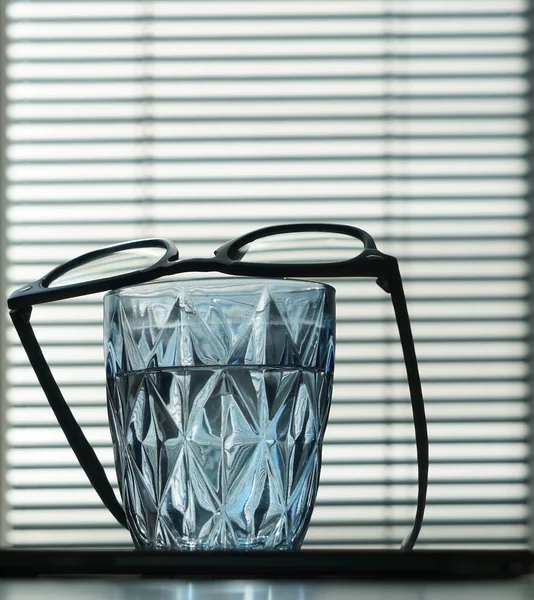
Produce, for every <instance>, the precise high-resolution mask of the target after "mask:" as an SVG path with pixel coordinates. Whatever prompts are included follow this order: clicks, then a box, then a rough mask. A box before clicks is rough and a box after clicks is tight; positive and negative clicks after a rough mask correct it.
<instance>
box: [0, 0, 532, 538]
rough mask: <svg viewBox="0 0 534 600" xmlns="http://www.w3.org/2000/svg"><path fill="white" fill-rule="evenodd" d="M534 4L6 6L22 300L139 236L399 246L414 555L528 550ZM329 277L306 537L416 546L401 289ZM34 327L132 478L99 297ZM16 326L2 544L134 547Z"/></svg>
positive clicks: (10, 185) (91, 423) (9, 233)
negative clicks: (418, 551)
mask: <svg viewBox="0 0 534 600" xmlns="http://www.w3.org/2000/svg"><path fill="white" fill-rule="evenodd" d="M530 8H531V7H530V6H529V3H528V2H527V1H526V0H502V1H498V0H495V1H484V2H482V1H478V0H473V1H471V2H463V1H459V0H451V1H449V2H447V3H443V2H437V1H424V2H423V1H419V0H412V1H410V0H388V1H386V0H384V1H378V0H376V1H375V0H373V1H369V2H367V1H358V0H354V1H350V0H334V1H317V0H310V1H306V2H304V1H299V0H287V1H282V0H261V1H248V2H247V1H243V0H196V1H194V2H193V1H186V0H173V1H172V2H171V1H167V0H138V1H131V0H110V1H105V2H104V1H101V0H60V1H56V2H53V3H52V2H48V1H46V0H32V1H23V0H7V4H6V10H7V21H6V37H7V47H6V55H7V89H6V95H7V108H6V110H7V128H6V137H7V148H6V153H7V172H6V178H7V189H6V198H7V200H6V207H5V208H6V217H7V225H6V227H7V230H6V240H7V250H6V253H7V254H6V256H7V259H6V260H7V272H6V277H7V282H8V291H9V290H11V289H14V287H16V286H19V285H22V284H24V283H26V282H28V281H31V280H34V279H36V278H38V277H40V276H42V275H43V274H44V273H45V272H47V271H48V270H50V269H51V268H52V267H54V266H55V265H57V264H58V263H60V262H63V261H64V260H66V259H68V258H70V257H73V256H76V255H77V254H80V253H82V252H85V251H87V250H90V249H94V248H98V247H100V246H102V245H106V244H110V243H114V242H119V241H123V240H127V239H133V238H140V237H146V236H163V237H168V238H171V239H173V240H174V241H176V243H177V245H178V247H179V249H180V252H181V256H182V257H191V256H209V255H211V253H212V251H213V249H214V248H216V247H217V246H218V245H220V244H221V243H223V242H224V241H226V240H228V239H230V238H231V237H233V236H236V235H239V234H242V233H245V232H246V231H248V230H251V229H254V228H256V227H258V226H263V225H271V224H277V223H288V222H298V221H306V222H313V221H329V222H341V223H347V224H352V225H356V226H360V227H362V228H364V229H366V230H368V231H369V232H370V233H371V234H372V235H373V236H374V237H375V239H376V241H377V243H378V245H379V248H381V249H382V250H383V251H385V252H388V253H390V254H393V255H395V256H397V257H398V258H399V261H400V266H401V272H402V274H403V277H404V281H405V288H406V293H407V298H408V306H409V310H410V314H411V317H412V326H413V330H414V335H415V340H416V348H417V352H418V357H419V362H420V370H421V375H422V379H423V386H424V387H423V389H424V393H425V399H426V406H427V414H428V419H429V434H430V440H431V448H430V456H431V469H430V486H429V496H428V508H427V513H426V519H425V525H424V527H423V531H422V534H421V536H420V542H419V545H420V546H421V547H424V546H428V547H430V546H441V547H444V546H447V545H455V546H457V545H464V546H466V547H468V546H480V545H484V546H489V545H499V546H521V545H525V544H527V543H528V539H529V526H530V515H529V501H528V495H529V480H530V466H529V463H530V456H531V453H532V440H531V437H532V435H531V433H532V432H531V430H530V427H529V398H530V393H531V391H530V387H529V380H530V377H531V373H530V364H529V358H528V357H529V351H528V339H529V327H528V319H529V317H530V305H529V300H528V298H529V284H528V277H529V269H530V264H529V260H528V251H529V248H528V234H529V233H528V232H529V225H528V218H529V217H528V215H529V194H530V190H529V187H528V176H529V168H528V164H527V158H528V117H529V102H528V95H529V89H530V85H531V82H530V81H529V64H528V58H529V52H531V47H530V36H531V31H530V29H529V23H528V11H529V9H530ZM530 73H532V71H530ZM330 283H333V284H334V285H335V287H336V288H337V290H338V292H337V293H338V311H337V312H338V326H337V332H338V333H337V335H338V340H337V361H336V378H335V386H334V399H333V406H332V410H331V415H330V421H329V425H328V428H327V434H326V439H325V448H324V453H323V470H322V474H321V485H320V489H319V494H318V500H317V505H316V508H315V511H314V515H313V519H312V522H311V525H310V529H309V531H308V535H307V537H306V542H305V545H306V546H308V547H316V546H328V547H338V546H339V547H349V546H362V545H365V546H397V545H398V544H399V543H400V541H401V539H402V538H403V536H404V535H405V534H406V533H407V531H408V530H409V527H410V525H411V522H412V519H413V515H414V512H415V498H416V468H415V445H414V440H413V426H412V422H411V413H410V405H409V398H408V389H407V384H406V382H405V373H404V366H403V364H402V360H401V353H400V344H399V342H398V335H397V332H396V329H395V322H394V318H393V313H392V309H391V307H390V300H389V297H388V296H387V295H385V294H384V293H383V292H382V291H381V290H380V289H379V288H378V287H377V286H376V285H374V283H373V282H371V281H351V280H345V281H341V282H339V281H332V282H330ZM33 323H34V324H35V328H36V333H37V336H38V338H39V339H40V341H41V342H42V344H43V347H44V351H45V354H46V356H47V357H48V359H49V361H50V364H51V366H52V369H53V371H54V373H55V375H56V377H57V379H58V381H59V382H60V384H61V385H62V387H63V389H64V393H65V396H66V398H67V399H68V401H69V402H70V404H71V406H72V407H73V410H74V411H75V414H76V416H77V417H78V419H79V421H80V423H81V424H82V425H83V427H84V430H85V431H86V434H87V436H88V438H89V440H90V441H91V442H92V443H93V445H94V446H95V448H96V451H97V454H98V456H99V457H100V458H101V460H102V462H103V464H104V465H105V467H106V469H107V472H108V476H109V477H110V479H111V480H112V481H113V482H114V483H116V478H115V474H114V470H113V457H112V451H111V447H110V438H109V433H108V429H107V416H106V410H105V390H104V364H103V351H102V307H101V298H98V297H86V298H82V299H76V300H71V301H66V302H62V303H58V304H55V305H49V306H42V307H37V308H36V309H35V310H34V314H33ZM6 335H7V340H6V344H5V346H4V347H5V360H6V361H7V363H6V364H7V393H6V399H5V407H4V409H5V415H6V422H7V432H6V457H5V462H6V470H5V474H4V478H5V481H4V482H3V485H2V489H3V490H4V493H5V496H6V500H7V514H6V516H5V519H6V532H7V533H6V540H5V541H6V542H7V543H9V544H13V545H21V546H22V545H65V544H67V545H73V546H80V545H81V546H92V545H93V546H105V545H112V546H117V545H121V544H127V543H129V536H128V534H127V533H126V532H125V531H123V530H121V529H120V528H119V527H118V525H117V524H116V523H115V522H114V521H113V518H112V517H111V516H110V515H109V514H108V513H107V512H106V509H104V508H103V507H102V505H101V503H100V501H99V499H98V497H97V496H96V494H95V493H94V491H93V490H92V489H90V487H89V485H88V482H87V480H86V478H85V476H84V474H83V472H82V471H81V469H80V468H79V467H78V465H77V462H76V459H75V457H74V455H73V454H72V452H71V451H70V449H69V448H68V446H67V443H66V441H65V440H64V438H63V434H62V433H61V431H60V429H59V427H58V426H57V424H56V422H55V420H54V416H53V414H52V412H51V410H50V409H49V407H48V405H47V403H46V399H45V398H44V395H43V393H42V391H41V390H40V388H39V386H38V383H37V381H36V378H35V376H34V374H33V372H32V371H31V368H30V367H29V366H28V363H27V359H26V357H25V355H24V352H23V351H22V349H21V348H20V346H19V342H18V339H17V338H16V334H15V332H14V331H13V329H11V328H8V331H7V334H6Z"/></svg>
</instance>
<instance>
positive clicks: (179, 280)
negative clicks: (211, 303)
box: [103, 275, 336, 298]
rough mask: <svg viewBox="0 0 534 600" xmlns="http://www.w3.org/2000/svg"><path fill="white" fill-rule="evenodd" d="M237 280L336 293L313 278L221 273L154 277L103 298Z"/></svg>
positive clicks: (107, 293) (111, 292) (330, 286)
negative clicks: (211, 275)
mask: <svg viewBox="0 0 534 600" xmlns="http://www.w3.org/2000/svg"><path fill="white" fill-rule="evenodd" d="M236 280H239V281H241V282H243V283H244V284H245V283H253V282H258V283H260V282H261V283H262V284H265V283H267V282H280V283H281V282H287V283H288V284H289V283H293V284H303V286H302V287H310V286H313V287H316V288H324V289H325V290H327V291H328V292H329V293H333V294H335V293H336V288H335V287H334V286H333V285H331V284H329V283H325V282H323V281H316V280H313V279H300V278H296V277H254V276H251V277H248V276H246V275H226V276H221V275H216V276H214V277H206V276H203V277H178V276H172V275H171V276H169V279H166V278H160V279H156V280H153V281H147V282H145V283H138V284H136V285H128V286H124V287H120V288H115V289H113V290H109V291H108V292H106V293H105V294H104V295H103V298H106V297H108V296H114V295H116V296H120V295H121V294H123V293H126V292H127V291H130V290H136V289H140V288H145V289H146V288H149V287H157V286H161V285H169V284H183V285H187V284H188V283H189V282H200V281H217V282H221V281H224V282H228V281H236ZM299 287H300V286H295V288H293V289H294V290H295V291H298V289H299ZM288 288H290V286H288Z"/></svg>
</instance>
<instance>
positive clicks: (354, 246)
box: [238, 231, 364, 263]
mask: <svg viewBox="0 0 534 600" xmlns="http://www.w3.org/2000/svg"><path fill="white" fill-rule="evenodd" d="M363 249H364V244H363V242H362V241H361V240H359V239H357V238H355V237H352V236H350V235H345V234H342V233H331V232H323V231H306V232H298V233H280V234H276V235H271V236H268V237H264V238H260V239H257V240H254V241H253V242H250V244H247V245H246V246H243V247H241V248H240V249H239V250H238V254H239V256H240V258H241V260H244V261H247V262H267V263H299V262H303V263H329V262H337V261H343V260H349V259H351V258H354V257H356V256H358V255H359V254H360V253H361V252H362V250H363Z"/></svg>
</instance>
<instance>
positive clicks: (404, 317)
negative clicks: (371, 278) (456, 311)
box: [377, 262, 429, 550]
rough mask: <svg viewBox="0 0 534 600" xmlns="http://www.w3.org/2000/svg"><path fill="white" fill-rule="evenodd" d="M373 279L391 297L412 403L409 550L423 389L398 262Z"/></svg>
mask: <svg viewBox="0 0 534 600" xmlns="http://www.w3.org/2000/svg"><path fill="white" fill-rule="evenodd" d="M377 283H378V285H380V287H382V288H383V289H384V290H385V291H386V292H388V293H390V294H391V301H392V303H393V309H394V311H395V317H396V320H397V327H398V329H399V335H400V340H401V346H402V353H403V356H404V363H405V365H406V373H407V375H408V386H409V389H410V399H411V403H412V413H413V421H414V428H415V444H416V449H417V470H418V482H419V485H418V493H417V509H416V513H415V520H414V524H413V527H412V530H411V532H410V533H409V534H408V535H407V536H406V537H405V538H404V540H403V542H402V544H401V550H411V549H412V548H413V547H414V544H415V542H416V540H417V537H418V536H419V532H420V531H421V526H422V524H423V516H424V513H425V505H426V493H427V487H428V461H429V453H428V431H427V424H426V415H425V405H424V401H423V391H422V389H421V378H420V376H419V368H418V366H417V357H416V354H415V345H414V340H413V334H412V328H411V326H410V318H409V316H408V308H407V306H406V297H405V295H404V289H403V286H402V279H401V275H400V271H399V266H398V263H396V262H395V263H394V269H393V272H392V273H391V276H390V277H388V279H387V281H386V280H384V279H379V280H378V281H377Z"/></svg>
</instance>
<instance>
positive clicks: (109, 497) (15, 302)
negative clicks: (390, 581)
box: [8, 223, 428, 550]
mask: <svg viewBox="0 0 534 600" xmlns="http://www.w3.org/2000/svg"><path fill="white" fill-rule="evenodd" d="M210 271H214V272H219V273H224V274H227V275H241V276H253V277H311V278H337V277H341V278H342V277H373V278H376V282H377V284H378V285H379V286H380V287H381V288H382V289H383V290H384V291H385V292H387V293H389V294H390V295H391V300H392V303H393V308H394V312H395V317H396V321H397V327H398V329H399V334H400V341H401V346H402V351H403V356H404V362H405V366H406V372H407V376H408V386H409V390H410V398H411V404H412V413H413V419H414V427H415V441H416V449H417V465H418V494H417V508H416V515H415V519H414V524H413V526H412V529H411V531H410V533H409V534H408V535H407V536H406V538H405V539H404V541H403V542H402V545H401V549H403V550H411V549H412V548H413V546H414V544H415V542H416V540H417V537H418V535H419V532H420V530H421V525H422V522H423V515H424V510H425V503H426V492H427V485H428V434H427V426H426V417H425V409H424V403H423V394H422V390H421V380H420V377H419V369H418V366H417V358H416V355H415V348H414V341H413V335H412V330H411V326H410V319H409V316H408V310H407V307H406V299H405V296H404V290H403V286H402V279H401V275H400V271H399V266H398V262H397V260H396V259H395V258H394V257H393V256H389V255H387V254H384V253H382V252H380V251H379V250H377V248H376V245H375V242H374V241H373V238H372V237H371V236H370V235H369V234H368V233H367V232H365V231H363V230H362V229H359V228H357V227H350V226H348V225H338V224H316V223H314V224H291V225H277V226H273V227H264V228H262V229H257V230H255V231H252V232H250V233H247V234H246V235H243V236H240V237H238V238H235V239H233V240H231V241H229V242H227V243H226V244H224V245H223V246H221V247H220V248H218V249H217V250H215V256H214V257H213V258H193V259H184V260H179V255H178V250H177V249H176V246H175V245H174V243H173V242H171V241H169V240H166V239H155V238H153V239H144V240H134V241H129V242H124V243H121V244H116V245H113V246H108V247H105V248H101V249H100V250H95V251H93V252H88V253H86V254H83V255H81V256H79V257H77V258H75V259H73V260H70V261H68V262H66V263H64V264H62V265H60V266H58V267H56V268H55V269H53V270H52V271H51V272H50V273H48V274H47V275H45V276H44V277H42V278H41V279H39V280H37V281H35V282H33V283H32V284H30V285H27V286H24V287H22V288H20V289H18V290H17V291H15V292H14V293H13V294H11V296H10V297H9V299H8V306H9V309H10V313H9V314H10V316H11V319H12V321H13V324H14V326H15V329H16V331H17V333H18V335H19V338H20V340H21V343H22V346H23V347H24V350H25V351H26V354H27V355H28V359H29V361H30V364H31V366H32V367H33V369H34V371H35V374H36V375H37V378H38V380H39V383H40V384H41V387H42V388H43V391H44V393H45V395H46V397H47V399H48V402H49V403H50V406H51V408H52V410H53V411H54V414H55V415H56V418H57V420H58V423H59V425H60V426H61V429H62V430H63V432H64V434H65V436H66V438H67V440H68V442H69V444H70V446H71V447H72V449H73V451H74V453H75V455H76V457H77V459H78V461H79V463H80V466H81V467H82V469H83V470H84V471H85V473H86V475H87V477H88V479H89V481H90V482H91V484H92V485H93V487H94V488H95V490H96V492H97V493H98V495H99V496H100V498H101V500H102V502H103V503H104V505H105V506H106V507H107V508H108V509H109V511H110V512H111V513H112V514H113V516H114V517H115V518H116V519H117V521H118V522H119V523H120V524H121V525H123V526H124V527H126V517H125V514H124V510H123V508H122V506H121V504H120V503H119V501H118V500H117V498H116V496H115V493H114V491H113V488H112V487H111V484H110V483H109V481H108V479H107V476H106V474H105V472H104V468H103V467H102V465H101V464H100V462H99V460H98V458H97V456H96V454H95V452H94V450H93V448H92V447H91V445H90V444H89V442H88V441H87V439H86V438H85V436H84V434H83V432H82V430H81V428H80V426H79V425H78V423H77V421H76V419H75V418H74V416H73V414H72V412H71V410H70V408H69V406H68V404H67V402H66V401H65V399H64V397H63V394H62V393H61V390H60V389H59V386H58V384H57V383H56V381H55V379H54V376H53V375H52V372H51V370H50V367H49V365H48V363H47V361H46V359H45V357H44V355H43V352H42V350H41V347H40V345H39V342H38V341H37V338H36V337H35V333H34V331H33V328H32V326H31V324H30V317H31V312H32V307H33V306H34V305H36V304H45V303H49V302H55V301H58V300H66V299H68V298H75V297H79V296H85V295H88V294H94V293H97V292H106V291H109V290H112V289H116V288H120V287H125V286H132V285H137V284H141V283H147V282H149V281H153V280H155V279H157V278H159V277H163V276H167V275H173V274H176V273H186V272H210Z"/></svg>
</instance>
